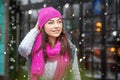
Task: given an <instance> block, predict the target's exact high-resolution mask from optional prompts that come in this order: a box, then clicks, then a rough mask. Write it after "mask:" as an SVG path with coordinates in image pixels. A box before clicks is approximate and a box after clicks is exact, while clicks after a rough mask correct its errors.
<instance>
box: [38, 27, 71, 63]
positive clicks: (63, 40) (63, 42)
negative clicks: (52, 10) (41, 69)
mask: <svg viewBox="0 0 120 80" xmlns="http://www.w3.org/2000/svg"><path fill="white" fill-rule="evenodd" d="M41 32H42V44H41V46H40V48H39V49H38V50H37V52H38V51H39V50H40V49H43V53H44V59H45V62H46V59H47V56H46V43H47V42H48V37H47V35H46V33H45V31H44V28H43V29H42V30H41ZM57 40H59V41H60V42H61V51H60V55H63V56H64V55H65V54H66V52H67V53H68V55H69V57H70V58H71V53H70V45H69V42H68V39H67V35H66V33H65V31H64V29H63V30H62V32H61V34H60V36H59V37H57Z"/></svg>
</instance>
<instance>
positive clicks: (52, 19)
mask: <svg viewBox="0 0 120 80" xmlns="http://www.w3.org/2000/svg"><path fill="white" fill-rule="evenodd" d="M54 20H62V19H61V18H51V19H49V20H48V21H54Z"/></svg>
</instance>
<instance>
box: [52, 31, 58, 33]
mask: <svg viewBox="0 0 120 80" xmlns="http://www.w3.org/2000/svg"><path fill="white" fill-rule="evenodd" d="M52 32H55V33H59V32H60V30H53V31H52Z"/></svg>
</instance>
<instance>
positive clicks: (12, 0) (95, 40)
mask: <svg viewBox="0 0 120 80" xmlns="http://www.w3.org/2000/svg"><path fill="white" fill-rule="evenodd" d="M46 6H53V7H54V8H56V9H58V10H59V11H60V12H61V14H62V15H63V21H64V23H63V25H64V28H65V30H66V31H67V33H68V36H69V39H70V40H71V41H72V42H73V44H75V45H76V50H77V53H78V62H79V67H80V72H81V78H82V80H120V0H0V80H27V77H28V75H27V74H28V73H27V71H26V66H25V65H26V64H25V62H26V59H25V58H23V57H21V56H20V55H19V53H18V50H17V49H18V45H19V44H20V42H21V40H22V39H23V38H24V36H25V35H26V34H27V32H28V31H29V30H30V29H31V28H33V27H34V25H35V23H36V20H37V12H38V10H39V9H40V8H43V7H46Z"/></svg>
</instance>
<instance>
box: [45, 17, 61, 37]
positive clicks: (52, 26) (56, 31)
mask: <svg viewBox="0 0 120 80" xmlns="http://www.w3.org/2000/svg"><path fill="white" fill-rule="evenodd" d="M44 30H45V33H46V34H47V36H48V38H57V37H58V36H59V35H60V34H61V32H62V19H60V18H51V19H50V20H49V21H47V22H46V23H45V25H44Z"/></svg>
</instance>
